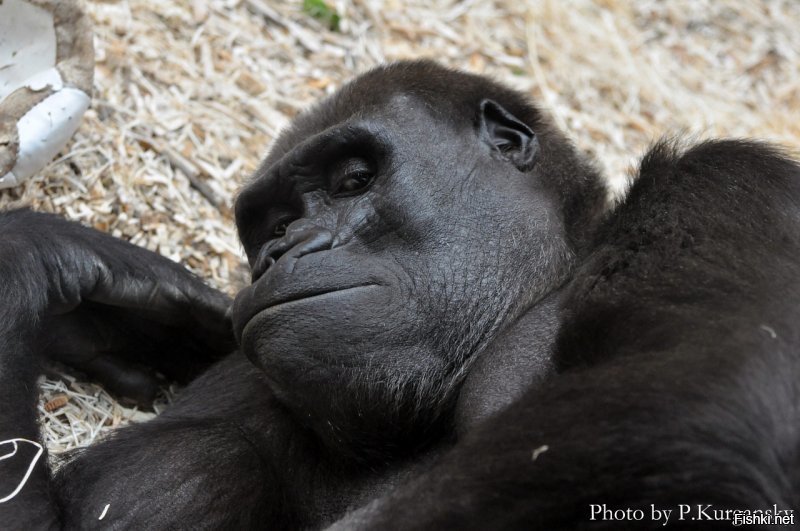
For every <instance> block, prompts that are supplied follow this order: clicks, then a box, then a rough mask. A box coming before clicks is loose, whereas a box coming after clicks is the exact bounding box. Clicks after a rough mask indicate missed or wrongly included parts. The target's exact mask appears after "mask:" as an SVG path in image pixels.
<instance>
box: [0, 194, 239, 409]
mask: <svg viewBox="0 0 800 531" xmlns="http://www.w3.org/2000/svg"><path fill="white" fill-rule="evenodd" d="M0 230H1V231H2V235H1V236H0V242H1V243H2V245H1V246H0V273H2V278H3V279H4V282H5V285H4V288H5V291H6V293H4V295H5V296H4V297H3V299H4V300H5V307H4V308H3V309H2V310H0V313H2V314H4V315H3V317H5V318H4V319H3V320H2V321H0V322H2V323H4V325H0V328H4V329H5V331H6V332H14V333H16V335H17V336H18V337H23V336H24V337H26V340H27V342H28V344H29V345H30V346H29V347H28V348H25V349H23V350H35V351H36V352H37V353H40V354H41V355H43V356H45V357H47V358H50V359H54V360H57V361H61V362H64V363H67V364H69V365H72V366H74V367H76V368H78V369H80V370H83V371H85V372H87V373H88V374H90V375H91V376H93V377H95V378H97V379H98V380H100V381H101V383H103V384H104V385H106V386H107V387H108V388H109V389H111V390H112V391H114V392H116V393H118V394H120V395H123V396H126V397H129V398H132V399H134V400H135V401H136V402H138V403H140V404H147V403H149V402H151V401H152V399H153V396H154V395H155V392H156V390H157V380H156V378H155V374H154V373H153V370H152V369H156V370H158V371H161V372H162V373H164V374H165V375H167V376H168V377H171V378H174V379H178V380H186V379H188V378H190V377H192V376H194V375H195V374H196V373H197V372H199V371H200V370H202V369H203V368H205V367H206V366H208V365H209V364H210V363H211V362H212V361H214V360H216V359H219V358H220V357H222V356H223V355H225V354H227V353H228V352H230V351H231V350H233V348H234V341H233V335H232V332H231V326H230V317H229V315H228V312H227V310H228V307H229V306H230V300H229V299H228V297H226V296H225V295H224V294H222V293H220V292H218V291H216V290H214V289H212V288H210V287H208V286H206V285H205V284H203V282H202V281H201V280H200V279H198V278H197V277H195V276H194V275H192V274H191V273H189V272H188V271H187V270H185V269H184V268H183V267H181V266H180V265H179V264H176V263H174V262H172V261H170V260H168V259H166V258H164V257H162V256H160V255H158V254H156V253H153V252H150V251H147V250H146V249H142V248H139V247H136V246H134V245H131V244H129V243H127V242H124V241H122V240H119V239H116V238H113V237H112V236H109V235H107V234H104V233H101V232H98V231H95V230H93V229H89V228H86V227H83V226H81V225H79V224H76V223H71V222H68V221H66V220H63V219H61V218H59V217H57V216H53V215H49V214H41V213H35V212H30V211H27V210H16V211H11V212H6V213H2V214H0ZM9 291H10V292H9Z"/></svg>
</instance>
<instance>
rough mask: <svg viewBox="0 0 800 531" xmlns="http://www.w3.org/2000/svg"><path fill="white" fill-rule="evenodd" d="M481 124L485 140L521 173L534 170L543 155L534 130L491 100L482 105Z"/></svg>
mask: <svg viewBox="0 0 800 531" xmlns="http://www.w3.org/2000/svg"><path fill="white" fill-rule="evenodd" d="M479 120H480V136H481V140H483V141H484V142H486V143H487V144H489V146H490V147H491V148H492V149H494V150H496V151H498V152H499V153H500V154H501V155H502V156H503V158H504V159H506V160H508V161H509V162H511V163H512V164H513V165H514V166H516V167H517V169H518V170H519V171H528V170H530V169H531V168H533V165H534V163H535V162H536V155H537V154H538V153H539V141H538V140H537V139H536V133H534V132H533V130H531V128H530V127H528V126H527V125H525V124H524V123H522V122H521V121H520V120H519V119H518V118H517V117H516V116H514V115H513V114H511V113H510V112H508V111H507V110H505V109H504V108H503V107H502V106H501V105H500V104H498V103H497V102H494V101H492V100H488V99H487V100H483V101H482V102H481V109H480V117H479Z"/></svg>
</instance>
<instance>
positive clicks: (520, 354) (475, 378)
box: [455, 291, 561, 435]
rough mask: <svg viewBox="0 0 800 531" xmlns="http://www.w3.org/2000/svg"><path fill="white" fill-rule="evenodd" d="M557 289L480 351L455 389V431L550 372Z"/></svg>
mask: <svg viewBox="0 0 800 531" xmlns="http://www.w3.org/2000/svg"><path fill="white" fill-rule="evenodd" d="M560 301H561V292H559V291H556V292H553V293H551V294H550V295H548V296H546V297H545V298H544V299H542V300H541V301H539V303H538V304H536V306H534V307H532V308H531V309H529V310H528V311H527V312H526V313H524V314H523V315H522V316H521V317H520V318H519V319H517V321H516V322H514V324H512V325H511V326H510V327H509V328H507V329H506V330H505V331H504V332H503V333H502V334H501V335H500V336H498V337H497V339H496V340H495V341H494V342H493V343H492V344H491V345H489V346H488V347H487V348H486V349H484V350H483V352H481V354H480V355H479V357H478V359H476V360H475V364H474V365H473V367H472V368H471V369H470V372H469V375H468V376H467V378H466V380H465V381H464V383H463V386H462V388H461V391H460V393H459V397H458V401H457V403H456V410H455V423H456V430H457V432H458V434H459V435H463V434H464V433H466V432H467V431H469V430H470V429H471V428H472V427H473V426H475V424H477V423H479V422H480V421H482V420H483V419H485V418H487V417H490V416H492V415H493V414H495V413H497V412H498V411H500V410H501V409H503V408H504V407H505V406H507V405H509V404H511V403H512V402H514V401H515V400H517V399H518V398H519V397H520V395H521V394H522V393H523V392H524V391H526V390H528V389H532V388H535V387H537V386H538V385H540V384H541V383H543V382H544V381H545V380H546V379H547V378H548V377H549V376H550V375H551V374H553V373H554V372H555V369H554V367H555V366H554V364H553V344H554V342H555V336H556V332H557V331H558V324H559V322H560V318H559V316H560Z"/></svg>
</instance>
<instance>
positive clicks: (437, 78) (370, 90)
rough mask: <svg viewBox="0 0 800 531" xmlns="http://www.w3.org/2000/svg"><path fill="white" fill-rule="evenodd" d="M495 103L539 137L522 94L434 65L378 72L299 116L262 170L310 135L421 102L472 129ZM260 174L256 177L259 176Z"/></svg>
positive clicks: (537, 120) (537, 116) (538, 116)
mask: <svg viewBox="0 0 800 531" xmlns="http://www.w3.org/2000/svg"><path fill="white" fill-rule="evenodd" d="M487 97H491V98H492V99H494V100H495V101H496V102H497V103H499V104H500V105H502V106H503V107H504V108H505V109H506V110H508V111H509V112H510V113H512V114H513V115H515V116H517V117H518V118H519V119H521V120H522V121H523V122H525V123H526V124H528V125H529V126H530V127H532V128H533V129H534V130H536V131H537V134H540V135H541V133H542V131H541V130H542V129H545V123H544V122H545V119H544V117H543V115H542V113H540V112H539V111H538V110H537V109H536V107H535V106H534V105H533V104H532V103H531V102H530V101H529V100H528V99H527V98H526V97H525V96H523V95H522V94H520V93H518V92H515V91H513V90H510V89H508V88H507V87H505V86H503V85H500V84H499V83H496V82H494V81H492V80H490V79H487V78H485V77H481V76H477V75H474V74H468V73H466V72H460V71H456V70H451V69H448V68H445V67H443V66H441V65H438V64H436V63H434V62H433V61H428V60H422V61H401V62H397V63H392V64H389V65H384V66H380V67H377V68H374V69H372V70H370V71H369V72H366V73H365V74H363V75H361V76H359V77H358V78H356V79H355V80H354V81H352V82H350V83H348V84H346V85H344V86H343V87H342V88H341V89H340V90H338V91H337V92H336V93H335V94H333V95H332V96H330V97H328V98H326V99H324V100H322V101H321V102H320V103H318V104H317V105H315V106H313V107H311V108H310V109H309V110H307V111H305V112H303V113H301V114H300V115H299V116H298V117H297V118H296V119H295V120H294V122H293V124H292V126H291V127H290V128H289V129H288V130H286V131H285V132H284V133H282V134H281V136H280V137H279V138H278V139H277V141H276V142H275V144H274V146H273V147H272V150H271V151H270V154H269V156H268V157H267V159H266V160H265V161H264V164H263V166H262V168H263V167H269V166H271V165H272V164H273V163H274V162H275V161H277V160H279V159H280V158H281V157H282V156H283V155H285V154H286V153H287V152H289V151H291V149H292V148H293V147H294V146H296V145H297V144H299V143H300V142H302V141H303V140H304V139H305V138H307V137H308V136H309V134H313V133H314V132H318V131H323V130H325V129H327V128H329V127H332V126H335V125H337V124H340V123H342V122H345V121H347V120H350V119H351V118H353V117H354V116H356V115H367V114H368V113H370V112H374V111H375V110H381V111H382V110H385V109H392V108H395V109H396V108H398V106H401V105H402V104H403V103H408V102H412V101H415V102H421V103H422V104H423V105H424V106H425V107H426V108H427V109H428V111H429V112H430V113H431V114H432V115H433V117H434V118H435V119H436V120H437V121H440V122H441V121H444V122H446V123H448V124H449V125H451V126H453V127H456V128H460V127H464V126H471V125H473V124H474V120H475V118H476V116H477V112H478V109H479V105H480V102H481V101H482V100H483V99H484V98H487ZM259 174H261V172H257V174H256V176H258V175H259Z"/></svg>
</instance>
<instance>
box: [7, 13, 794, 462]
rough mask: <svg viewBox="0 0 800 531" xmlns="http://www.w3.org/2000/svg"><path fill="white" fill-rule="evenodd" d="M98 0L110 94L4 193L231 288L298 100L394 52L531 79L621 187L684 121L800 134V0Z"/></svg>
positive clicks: (54, 429)
mask: <svg viewBox="0 0 800 531" xmlns="http://www.w3.org/2000/svg"><path fill="white" fill-rule="evenodd" d="M304 4H305V5H304ZM86 9H87V11H88V12H89V14H90V16H91V19H92V21H93V23H94V31H95V47H96V59H97V70H96V78H95V86H94V101H93V107H92V109H90V110H89V112H88V113H87V115H86V117H85V119H84V121H83V124H82V125H81V127H80V129H79V131H78V133H77V134H76V135H75V137H74V138H73V140H72V141H71V142H70V144H69V145H68V146H67V147H66V148H65V150H64V151H63V152H62V153H61V154H60V155H59V157H58V158H57V159H56V160H55V161H54V162H53V163H51V164H50V165H49V166H48V167H47V168H46V169H45V170H44V171H42V172H41V173H40V174H39V175H38V176H37V177H35V178H34V179H32V180H31V181H30V182H27V183H26V184H24V185H22V186H20V187H18V188H16V189H13V190H9V191H4V192H2V194H0V207H9V206H12V205H17V204H26V205H31V206H33V207H34V208H36V209H40V210H44V211H52V212H58V213H61V214H63V215H65V216H66V217H68V218H70V219H74V220H77V221H79V222H81V223H84V224H87V225H90V226H93V227H96V228H98V229H100V230H103V231H108V232H110V233H112V234H114V235H116V236H119V237H121V238H125V239H127V240H130V241H132V242H134V243H136V244H138V245H142V246H144V247H147V248H148V249H152V250H155V251H158V252H160V253H162V254H164V255H166V256H168V257H170V258H173V259H175V260H178V261H181V262H182V263H184V264H186V266H187V267H189V268H190V269H192V270H193V271H195V272H197V273H198V274H200V275H201V276H203V277H205V278H206V279H208V281H209V282H210V283H212V284H213V285H215V286H217V287H219V288H221V289H224V290H226V291H228V292H230V293H234V292H235V291H236V289H237V287H238V286H241V285H242V284H243V283H244V282H245V281H246V270H245V269H244V267H243V265H242V264H243V258H242V252H241V249H240V247H239V244H238V242H237V240H236V235H235V232H234V229H233V226H232V220H231V210H230V207H231V205H232V201H233V199H234V197H235V194H236V190H237V189H238V188H239V186H240V185H241V184H242V182H244V181H245V180H246V179H247V177H248V174H249V173H250V172H252V171H253V170H254V169H255V168H256V165H257V164H258V162H259V160H260V159H261V158H262V157H263V156H264V155H265V153H266V150H267V148H268V146H269V143H270V141H271V140H272V139H274V138H275V136H276V134H277V133H278V132H279V131H280V129H281V128H282V127H283V126H284V125H285V124H286V123H287V122H288V120H290V119H291V118H292V116H294V115H295V114H296V113H297V112H298V111H299V110H301V109H302V108H303V107H304V106H306V105H307V104H309V103H310V102H312V101H314V100H315V99H316V98H318V97H320V96H322V95H324V94H327V93H329V92H331V91H333V90H335V89H336V87H338V86H339V85H341V84H342V83H343V82H344V81H346V80H347V79H349V78H350V77H352V76H353V75H354V74H356V73H358V72H360V71H363V70H364V69H367V68H369V67H370V66H373V65H375V64H377V63H380V62H383V61H388V60H393V59H401V58H412V57H433V58H435V59H437V60H440V61H442V62H444V63H446V64H448V65H452V66H456V67H460V68H464V69H467V70H470V71H473V72H479V73H485V74H490V75H492V76H495V77H496V78H498V79H501V80H503V81H505V82H508V83H510V84H511V85H513V86H515V87H516V88H519V89H521V90H524V91H526V92H528V93H529V94H531V95H532V96H533V97H535V98H536V99H538V101H539V102H541V103H542V104H543V105H544V106H546V107H547V108H549V109H550V110H551V111H552V112H553V114H554V116H555V118H556V120H557V121H558V123H559V124H560V125H561V126H562V127H563V128H564V129H565V130H567V131H569V133H570V135H571V136H572V138H573V139H574V141H575V142H576V143H577V144H578V145H579V146H580V147H581V148H583V149H585V150H587V151H589V152H590V153H592V154H593V155H594V156H596V158H597V159H598V160H599V161H600V163H601V166H602V167H603V168H604V169H605V170H606V173H607V175H608V176H609V180H610V183H611V184H612V189H614V190H616V191H617V193H619V191H620V190H622V189H623V188H624V184H625V182H626V179H627V175H628V171H629V168H630V167H631V166H632V165H633V164H634V163H635V161H636V159H637V157H639V156H640V155H641V154H642V152H643V150H644V149H645V148H646V146H647V145H648V144H649V143H650V142H651V141H652V140H653V139H654V138H656V137H658V136H660V135H661V134H664V133H679V132H685V133H691V134H694V135H696V136H697V137H706V136H756V137H761V138H767V139H771V140H773V141H776V142H779V143H781V144H783V145H785V146H787V147H789V148H792V149H796V148H797V147H798V146H800V66H799V65H800V32H798V31H797V28H798V27H800V3H798V2H796V1H794V0H768V1H763V2H747V1H738V2H737V1H713V0H679V1H671V2H658V1H654V0H645V1H637V2H627V1H615V0H595V1H591V0H575V1H571V2H562V1H559V0H541V1H530V2H527V3H526V2H518V1H512V0H495V1H491V2H490V1H478V0H465V1H461V2H454V1H453V2H446V1H438V2H431V1H422V0H415V1H408V2H402V1H399V0H386V1H380V0H325V2H321V1H310V0H306V1H305V2H303V1H289V2H273V1H270V0H208V1H205V0H194V1H190V0H184V1H179V0H93V1H91V2H87V3H86ZM168 395H170V393H169V392H168V393H166V395H165V397H164V399H163V400H162V402H161V405H160V406H159V407H157V411H158V410H159V408H160V407H163V404H164V403H165V402H167V401H168V400H169V396H168ZM40 413H41V417H42V425H43V431H44V435H45V438H46V440H47V444H48V447H49V449H50V451H51V452H54V453H58V452H63V451H65V450H67V449H70V448H75V447H78V446H84V445H87V444H90V443H91V442H92V441H94V440H95V439H96V438H97V437H100V436H102V435H103V434H104V433H107V432H108V431H109V430H112V429H114V428H116V427H117V426H121V425H124V424H126V423H129V422H137V421H141V420H145V419H147V418H150V417H152V416H153V415H154V414H155V413H150V412H141V411H136V410H135V409H129V408H125V407H123V406H122V405H120V404H119V403H118V402H116V401H115V400H114V399H112V398H111V397H110V396H109V395H108V394H106V393H105V392H104V391H103V390H102V389H101V388H99V387H98V386H96V385H94V384H91V383H86V382H82V381H81V380H80V379H77V380H76V379H75V377H74V376H70V375H63V374H58V373H53V374H50V375H48V378H45V379H43V380H42V383H41V404H40Z"/></svg>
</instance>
